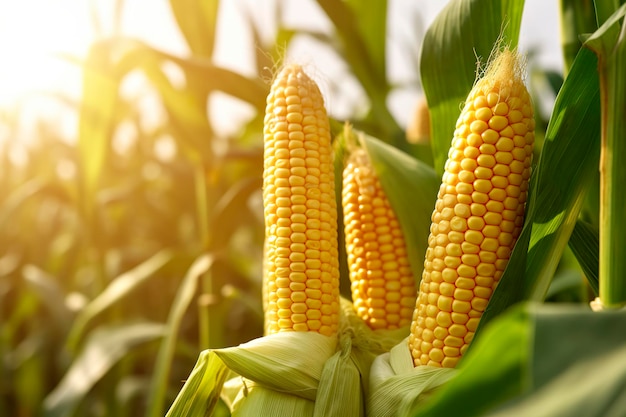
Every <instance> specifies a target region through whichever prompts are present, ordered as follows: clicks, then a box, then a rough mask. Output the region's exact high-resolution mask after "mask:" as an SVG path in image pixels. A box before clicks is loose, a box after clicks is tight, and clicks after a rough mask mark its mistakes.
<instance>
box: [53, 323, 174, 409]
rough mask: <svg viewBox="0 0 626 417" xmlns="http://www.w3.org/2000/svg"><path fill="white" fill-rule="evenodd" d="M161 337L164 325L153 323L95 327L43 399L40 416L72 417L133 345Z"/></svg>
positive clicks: (163, 332)
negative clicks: (80, 349) (79, 405)
mask: <svg viewBox="0 0 626 417" xmlns="http://www.w3.org/2000/svg"><path fill="white" fill-rule="evenodd" d="M164 334H165V328H164V326H163V325H161V324H157V323H135V324H125V325H121V326H117V327H100V328H98V329H97V330H95V331H94V332H93V333H91V334H90V335H89V338H88V339H87V341H86V343H85V346H84V348H83V349H82V351H81V352H80V354H79V355H78V357H77V358H76V359H75V360H74V361H73V362H72V365H71V367H70V369H69V370H68V371H67V372H66V374H65V375H64V376H63V379H62V380H61V382H59V384H58V385H57V386H56V388H55V389H54V390H52V392H50V394H48V396H47V397H46V399H45V400H44V403H43V413H42V415H43V416H44V417H62V416H71V415H73V412H74V410H76V408H77V407H78V404H79V402H80V401H81V400H82V399H83V398H85V396H86V395H87V393H88V392H89V390H90V389H91V388H93V386H94V385H95V384H96V383H97V382H98V381H100V380H101V379H102V377H104V375H106V373H107V372H108V371H109V370H110V369H111V368H112V367H113V365H115V364H116V363H117V362H118V361H119V360H120V359H122V358H123V357H124V356H126V355H127V354H128V353H129V352H130V351H131V350H132V349H133V348H134V347H135V346H137V345H139V344H141V343H145V342H148V341H151V340H154V339H157V338H159V337H161V336H163V335H164Z"/></svg>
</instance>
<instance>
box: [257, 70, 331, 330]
mask: <svg viewBox="0 0 626 417" xmlns="http://www.w3.org/2000/svg"><path fill="white" fill-rule="evenodd" d="M263 134H264V144H265V150H264V153H265V155H264V157H265V160H264V171H263V203H264V215H265V235H266V244H265V259H264V280H265V282H264V296H265V299H266V301H265V331H266V333H267V334H272V333H277V332H282V331H313V332H318V333H321V334H324V335H327V336H331V335H333V334H335V333H336V332H337V328H338V322H339V258H338V250H337V204H336V200H335V186H334V171H333V162H332V152H331V140H330V127H329V121H328V116H327V115H326V110H325V108H324V99H323V97H322V95H321V93H320V91H319V89H318V87H317V85H316V84H315V82H314V81H313V80H312V79H311V78H309V77H308V76H307V75H306V73H305V72H304V71H303V69H302V67H300V66H299V65H287V66H285V67H283V69H282V70H281V71H280V72H279V73H278V75H277V76H276V79H275V80H274V82H273V84H272V87H271V89H270V93H269V95H268V97H267V107H266V110H265V121H264V130H263Z"/></svg>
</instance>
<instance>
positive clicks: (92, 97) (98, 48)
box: [78, 42, 120, 230]
mask: <svg viewBox="0 0 626 417" xmlns="http://www.w3.org/2000/svg"><path fill="white" fill-rule="evenodd" d="M112 55H113V54H112V51H111V50H110V47H109V44H108V43H106V42H101V43H95V44H94V45H93V46H92V47H91V48H90V49H89V52H88V55H87V58H86V60H85V64H84V66H83V96H82V100H81V103H80V111H79V124H78V154H79V157H80V159H79V160H80V165H79V169H80V171H81V172H80V175H78V178H79V181H80V186H79V195H80V198H81V202H82V206H81V209H82V212H83V216H84V217H85V220H86V222H87V224H88V225H89V226H93V225H94V222H95V220H96V219H95V212H94V206H93V202H94V201H96V193H97V190H98V186H99V184H100V178H102V168H103V166H104V160H105V158H106V155H107V153H108V152H107V145H108V143H109V138H110V137H111V134H112V132H113V128H114V127H115V122H116V119H115V114H116V105H117V103H118V95H117V91H118V89H119V85H120V79H119V78H117V77H116V76H115V74H114V69H113V66H114V63H113V58H112ZM91 229H94V228H93V227H90V228H89V230H91ZM94 230H95V229H94Z"/></svg>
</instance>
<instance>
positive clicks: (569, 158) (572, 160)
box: [470, 49, 600, 349]
mask: <svg viewBox="0 0 626 417" xmlns="http://www.w3.org/2000/svg"><path fill="white" fill-rule="evenodd" d="M596 65H597V60H596V59H595V56H594V55H593V53H591V52H590V51H588V50H586V49H581V51H580V52H579V54H578V56H577V58H576V60H575V61H574V64H573V65H572V69H571V71H570V73H569V75H568V77H567V79H566V80H565V83H564V84H563V87H562V88H561V91H560V92H559V95H558V96H557V99H556V103H555V105H554V110H553V113H552V117H551V119H550V123H549V125H548V129H547V131H546V136H545V142H544V145H543V150H542V153H541V157H540V159H539V163H538V164H537V166H536V167H535V170H534V172H533V175H532V178H531V185H530V189H529V201H528V203H527V208H526V219H525V222H524V228H523V229H522V233H521V235H520V237H519V239H518V241H517V243H516V245H515V248H514V249H513V253H512V254H511V259H510V261H509V263H508V265H507V268H506V270H505V272H504V274H503V276H502V278H501V279H500V283H499V284H498V286H497V287H496V290H495V291H494V294H493V295H492V298H491V301H490V302H489V305H488V306H487V310H486V311H485V313H484V314H483V317H482V319H481V321H480V323H479V326H478V329H477V333H476V334H477V335H478V334H479V333H480V332H481V329H482V328H483V327H484V326H485V325H486V324H487V323H488V322H489V321H490V320H491V319H493V318H494V317H495V316H497V315H498V314H500V313H502V312H503V311H504V310H506V309H507V308H508V307H510V306H511V305H513V304H515V303H517V302H520V301H522V300H535V301H539V300H543V298H544V297H545V294H546V292H547V290H548V287H549V285H550V281H551V279H552V277H553V275H554V271H555V270H556V268H557V266H558V263H559V260H560V258H561V254H562V252H563V249H564V248H565V245H566V244H567V242H568V240H569V237H570V235H571V233H572V230H573V228H574V225H575V224H576V220H577V218H578V215H579V212H580V208H581V206H582V205H583V202H584V199H585V193H586V190H587V188H588V187H589V184H590V182H591V179H593V175H592V173H593V171H594V170H597V167H598V157H599V150H600V144H599V142H600V108H599V91H598V88H599V87H598V77H597V73H596ZM470 349H471V345H470Z"/></svg>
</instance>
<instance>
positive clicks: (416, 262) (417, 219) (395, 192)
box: [360, 134, 440, 282]
mask: <svg viewBox="0 0 626 417" xmlns="http://www.w3.org/2000/svg"><path fill="white" fill-rule="evenodd" d="M360 138H361V140H362V143H363V145H364V147H365V149H366V150H367V153H368V154H369V156H370V158H371V160H372V164H373V165H374V169H375V170H376V173H377V174H378V178H379V180H380V183H381V185H382V187H383V189H384V190H385V193H386V194H387V198H389V201H390V202H391V206H392V207H393V209H394V211H395V213H396V215H397V216H398V219H399V220H400V225H401V227H402V231H403V233H404V238H405V240H406V242H407V251H408V254H409V262H410V263H411V269H412V270H413V275H414V277H415V279H416V281H417V282H419V280H420V279H421V276H422V267H423V263H424V256H425V254H426V249H427V247H428V234H429V232H430V223H431V219H430V218H431V215H432V211H433V207H434V206H435V200H436V198H437V191H438V190H439V184H440V178H439V177H438V176H437V174H436V173H435V171H434V170H433V169H432V168H431V167H430V166H428V165H426V164H425V163H423V162H422V161H419V160H417V159H415V158H413V157H411V156H409V155H408V154H406V153H404V152H402V151H400V150H398V149H396V148H394V147H392V146H390V145H387V144H385V143H383V142H381V141H380V140H378V139H376V138H374V137H371V136H368V135H365V134H362V135H360Z"/></svg>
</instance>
